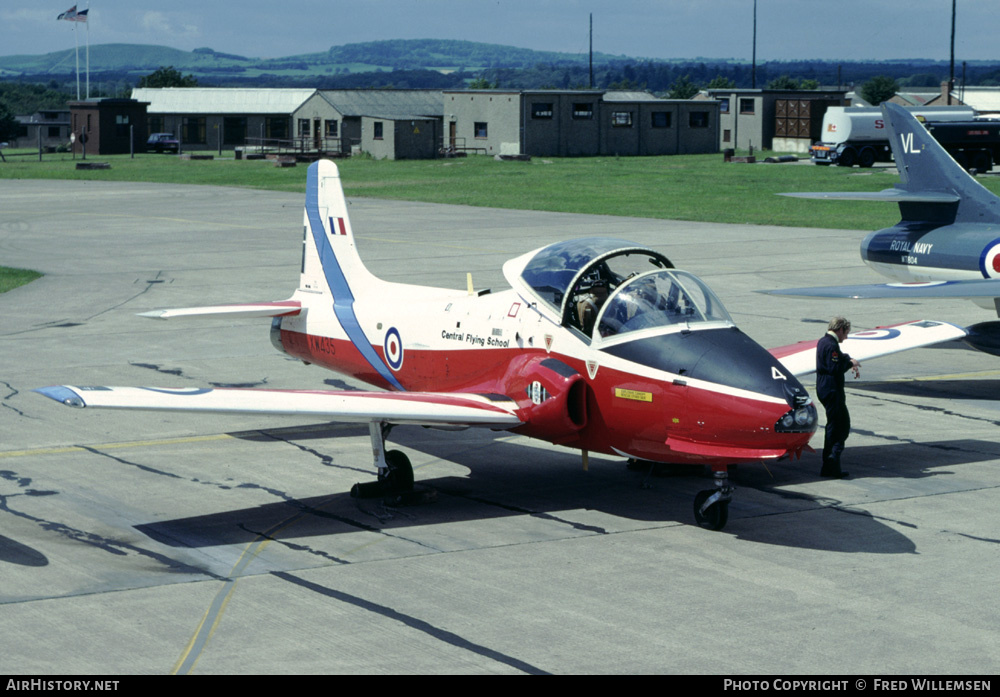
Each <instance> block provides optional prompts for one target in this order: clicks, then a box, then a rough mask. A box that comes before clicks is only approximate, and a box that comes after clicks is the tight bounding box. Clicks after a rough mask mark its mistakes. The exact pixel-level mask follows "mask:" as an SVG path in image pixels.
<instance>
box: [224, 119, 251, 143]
mask: <svg viewBox="0 0 1000 697" xmlns="http://www.w3.org/2000/svg"><path fill="white" fill-rule="evenodd" d="M246 140H247V118H246V117H245V116H224V117H223V118H222V142H223V144H225V145H243V144H244V143H245V142H246Z"/></svg>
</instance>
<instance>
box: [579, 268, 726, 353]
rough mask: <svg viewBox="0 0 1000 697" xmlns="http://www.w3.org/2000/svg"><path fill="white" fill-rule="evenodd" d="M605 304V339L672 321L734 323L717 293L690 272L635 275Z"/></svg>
mask: <svg viewBox="0 0 1000 697" xmlns="http://www.w3.org/2000/svg"><path fill="white" fill-rule="evenodd" d="M601 304H602V307H601V308H600V312H599V314H598V319H597V333H598V334H599V335H600V336H601V337H603V338H608V337H611V336H617V335H620V334H625V333H627V332H633V331H638V330H642V329H653V328H657V327H665V326H669V325H672V324H688V325H690V324H695V323H705V322H732V318H731V317H730V316H729V313H728V312H727V311H726V308H725V307H723V305H722V302H721V301H720V300H719V298H718V297H717V296H716V295H715V293H713V292H712V291H711V289H709V287H708V286H707V285H705V283H704V282H703V281H702V280H701V279H699V278H698V277H697V276H694V275H692V274H689V273H687V272H686V271H676V270H659V271H649V272H647V273H644V274H642V275H638V276H635V277H633V278H631V279H629V280H627V281H626V282H624V283H623V284H622V285H621V286H619V287H618V289H617V290H616V291H615V292H614V293H613V294H611V295H610V296H609V297H607V298H606V302H603V303H601Z"/></svg>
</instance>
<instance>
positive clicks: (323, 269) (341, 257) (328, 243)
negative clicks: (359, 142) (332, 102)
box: [299, 160, 374, 300]
mask: <svg viewBox="0 0 1000 697" xmlns="http://www.w3.org/2000/svg"><path fill="white" fill-rule="evenodd" d="M303 228H304V230H303V238H302V245H303V248H302V269H301V276H300V282H299V288H300V290H304V291H310V292H314V293H315V292H319V293H327V292H329V293H332V294H333V296H334V298H338V299H343V300H346V299H347V298H346V297H344V296H345V295H346V296H348V297H353V293H352V291H351V286H358V285H365V284H368V283H370V282H371V281H372V280H374V277H373V276H372V275H371V273H370V272H369V271H368V269H367V268H365V265H364V264H363V263H362V261H361V257H360V256H359V255H358V250H357V247H356V246H355V242H354V232H353V230H352V229H351V220H350V217H349V216H348V213H347V199H346V198H345V197H344V189H343V186H342V185H341V181H340V171H339V170H338V168H337V165H335V164H334V163H333V162H330V161H329V160H318V161H316V162H314V163H313V164H311V165H309V171H308V173H307V175H306V203H305V211H304V213H303Z"/></svg>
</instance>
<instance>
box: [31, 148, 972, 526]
mask: <svg viewBox="0 0 1000 697" xmlns="http://www.w3.org/2000/svg"><path fill="white" fill-rule="evenodd" d="M302 245H303V249H302V266H301V273H300V282H299V287H298V289H297V290H296V291H295V293H294V294H293V296H292V297H291V298H290V299H288V300H284V301H279V302H263V303H254V304H248V305H247V304H243V305H219V306H212V307H200V308H187V309H176V310H162V311H157V312H151V313H145V314H146V315H147V316H150V317H154V318H160V319H169V318H177V317H215V318H219V317H235V318H238V317H270V318H272V324H271V340H272V342H273V343H274V345H275V347H276V348H277V349H278V350H279V351H281V352H284V353H286V354H288V355H291V356H294V357H296V358H298V359H300V360H302V361H303V362H305V363H307V364H316V365H320V366H322V367H324V368H329V369H331V370H335V371H338V372H340V373H343V374H346V375H350V376H353V377H355V378H358V379H360V380H362V381H364V382H366V383H368V384H370V385H373V386H374V387H377V388H379V390H378V391H366V392H339V391H330V390H274V389H210V388H204V389H167V388H151V387H73V386H56V387H47V388H41V389H39V390H38V391H39V392H41V393H42V394H44V395H46V396H48V397H51V398H52V399H54V400H57V401H59V402H62V403H64V404H67V405H69V406H74V407H105V408H122V409H154V410H157V409H158V410H181V411H214V412H232V413H270V414H296V415H306V416H317V417H324V418H329V419H332V420H335V421H347V422H358V423H366V424H368V427H369V435H370V438H371V443H372V450H373V452H374V464H375V467H376V468H377V470H378V481H377V482H372V483H366V484H360V485H357V486H356V487H355V488H354V490H352V494H353V495H357V496H366V495H390V496H403V495H405V492H409V491H412V490H413V469H412V467H411V465H410V462H409V460H408V458H407V457H406V455H405V454H403V453H402V452H401V451H399V450H389V451H388V452H387V451H386V449H385V442H386V438H387V436H388V434H389V431H390V429H391V428H392V427H393V426H396V425H399V424H418V425H423V426H431V427H438V428H444V429H455V428H462V427H470V426H479V427H486V428H490V429H502V430H509V431H512V432H514V433H519V434H523V435H526V436H530V437H534V438H539V439H542V440H546V441H549V442H551V443H556V444H559V445H565V446H568V447H571V448H576V449H579V450H582V451H583V452H584V456H585V457H586V453H587V452H589V451H593V452H599V453H605V454H617V455H620V456H622V457H626V458H631V459H634V460H638V461H651V462H671V463H679V464H691V465H697V466H699V467H704V466H709V467H711V468H712V470H713V472H714V477H715V485H716V488H715V489H708V490H705V491H702V492H700V493H699V494H698V495H697V497H696V498H695V502H694V509H695V517H696V520H697V521H698V523H699V524H700V525H702V526H704V527H708V528H712V529H720V528H722V527H723V525H725V523H726V520H727V517H728V506H729V502H730V500H731V498H732V492H733V488H732V486H731V485H730V484H729V481H728V474H727V471H728V470H727V468H728V466H729V465H730V464H734V463H753V462H762V461H767V460H775V459H778V458H783V457H786V456H798V455H800V454H801V452H802V450H803V449H805V448H807V447H808V443H809V439H810V437H811V436H812V435H813V433H814V432H815V430H816V422H817V415H816V408H815V407H814V406H813V403H812V400H811V399H810V397H809V394H808V393H807V392H806V390H805V389H804V388H803V387H802V385H801V384H800V383H799V381H798V380H797V379H796V377H795V376H796V375H801V374H805V373H809V372H812V371H813V370H814V369H815V359H814V351H815V345H816V342H815V341H812V342H806V343H802V344H796V345H793V346H790V347H784V348H782V349H776V350H775V351H774V352H768V351H767V350H765V349H764V348H762V347H761V346H760V345H759V344H757V343H756V342H754V341H753V340H752V339H751V338H750V337H748V336H747V335H746V334H744V333H742V332H741V331H740V330H739V329H737V327H736V326H735V325H734V324H733V321H732V319H731V317H730V316H729V314H728V312H727V311H726V309H725V307H724V306H723V305H722V302H721V301H720V300H719V298H718V297H717V296H716V295H715V294H714V293H713V292H712V290H710V289H709V287H708V286H707V285H706V284H705V283H704V282H703V281H701V280H700V279H699V278H697V277H696V276H694V275H693V274H690V273H687V272H685V271H681V270H678V269H675V268H674V266H673V264H672V263H671V262H670V260H669V259H667V258H666V257H665V256H664V255H663V254H661V253H659V252H656V251H654V250H652V249H649V248H646V247H644V246H641V245H637V244H634V243H630V242H626V241H621V240H615V239H608V238H587V239H575V240H569V241H564V242H557V243H555V244H551V245H549V246H547V247H543V248H541V249H537V250H535V251H533V252H529V253H527V254H525V255H523V256H520V257H517V258H515V259H512V260H511V261H508V262H507V263H506V264H505V265H504V268H503V270H504V275H505V276H506V279H507V281H508V282H509V283H510V285H511V288H510V289H509V290H505V291H502V292H497V293H490V292H489V291H481V292H475V291H473V290H472V288H471V287H470V288H469V290H468V292H466V291H458V290H450V289H444V288H429V287H423V286H414V285H405V284H399V283H390V282H387V281H383V280H381V279H378V278H376V277H375V276H374V275H372V274H371V273H370V272H369V271H368V270H367V269H366V268H365V266H364V264H363V263H362V261H361V258H360V256H359V255H358V252H357V249H356V247H355V241H354V234H353V231H352V228H351V223H350V221H349V220H348V215H347V203H346V200H345V198H344V194H343V189H342V187H341V182H340V175H339V172H338V170H337V167H336V166H335V165H334V164H333V163H331V162H328V161H320V162H317V163H314V164H313V165H311V166H310V168H309V172H308V177H307V183H306V205H305V215H304V233H303V242H302ZM400 298H406V299H407V302H406V303H405V304H404V303H400V302H399V299H400ZM963 334H964V330H962V329H961V328H958V327H955V326H953V325H950V324H946V323H940V322H912V323H909V324H906V325H900V326H896V327H891V328H886V329H879V330H875V331H872V332H859V333H858V334H855V335H852V338H851V339H849V340H848V341H850V342H852V344H853V345H851V346H850V347H849V349H848V350H850V353H851V354H852V355H853V356H855V357H857V358H859V359H864V358H870V357H875V356H879V355H885V354H888V353H894V352H896V351H901V350H905V349H907V348H914V347H916V346H921V345H927V344H932V343H937V342H940V341H946V340H950V339H953V338H955V337H957V336H962V335H963ZM779 359H780V360H779ZM400 492H404V493H400Z"/></svg>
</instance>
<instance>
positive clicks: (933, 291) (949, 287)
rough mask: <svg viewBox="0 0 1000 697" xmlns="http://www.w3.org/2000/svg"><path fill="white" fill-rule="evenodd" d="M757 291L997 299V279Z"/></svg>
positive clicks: (829, 295) (999, 282)
mask: <svg viewBox="0 0 1000 697" xmlns="http://www.w3.org/2000/svg"><path fill="white" fill-rule="evenodd" d="M757 292H758V293H765V294H767V295H798V296H801V297H806V298H853V299H871V298H900V299H907V298H910V299H916V298H966V299H968V298H1000V280H997V279H993V278H982V279H968V280H964V281H915V282H911V283H875V284H868V285H856V286H820V287H818V288H782V289H780V290H759V291H757Z"/></svg>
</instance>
